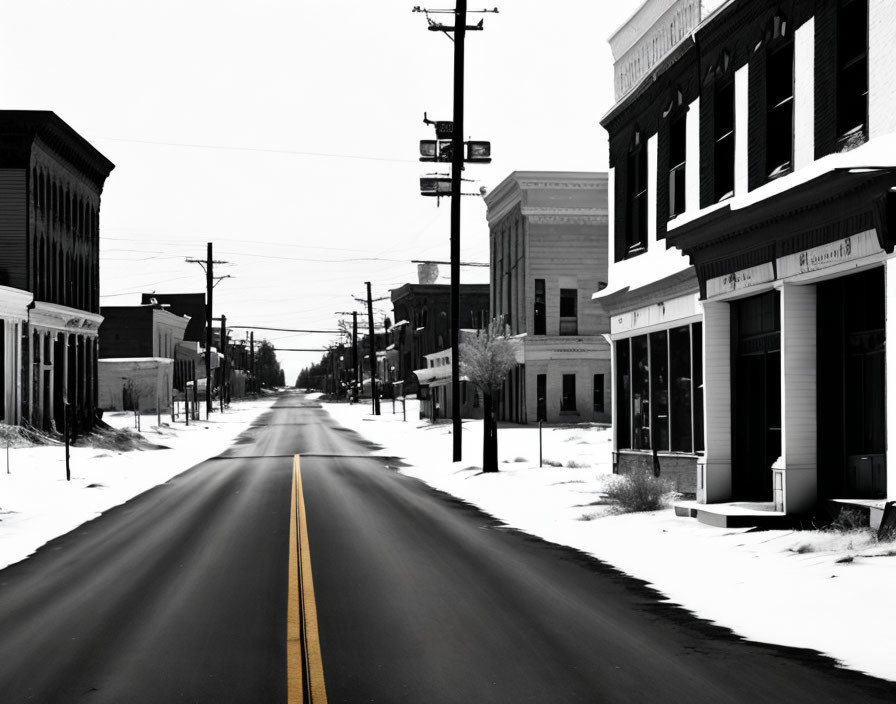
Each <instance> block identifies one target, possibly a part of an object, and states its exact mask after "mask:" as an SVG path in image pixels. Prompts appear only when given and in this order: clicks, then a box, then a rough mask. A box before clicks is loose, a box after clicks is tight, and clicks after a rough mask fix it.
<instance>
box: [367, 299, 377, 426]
mask: <svg viewBox="0 0 896 704" xmlns="http://www.w3.org/2000/svg"><path fill="white" fill-rule="evenodd" d="M364 283H366V284H367V325H368V329H369V330H370V396H371V398H372V399H373V400H372V403H373V415H375V416H378V415H379V414H380V399H379V397H378V396H377V395H376V336H375V335H374V334H373V298H372V296H371V295H370V282H369V281H365V282H364Z"/></svg>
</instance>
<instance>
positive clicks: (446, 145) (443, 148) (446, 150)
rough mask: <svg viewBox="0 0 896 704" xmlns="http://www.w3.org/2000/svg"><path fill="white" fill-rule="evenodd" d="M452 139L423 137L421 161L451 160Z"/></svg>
mask: <svg viewBox="0 0 896 704" xmlns="http://www.w3.org/2000/svg"><path fill="white" fill-rule="evenodd" d="M453 153H454V152H453V150H452V148H451V140H450V139H421V140H420V161H451V156H452V154H453Z"/></svg>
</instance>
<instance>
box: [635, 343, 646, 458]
mask: <svg viewBox="0 0 896 704" xmlns="http://www.w3.org/2000/svg"><path fill="white" fill-rule="evenodd" d="M631 408H632V411H631V412H632V447H633V448H634V449H636V450H649V449H650V364H649V358H648V352H647V336H646V335H639V336H638V337H633V338H632V407H631Z"/></svg>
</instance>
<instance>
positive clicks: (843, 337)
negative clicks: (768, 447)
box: [818, 267, 886, 498]
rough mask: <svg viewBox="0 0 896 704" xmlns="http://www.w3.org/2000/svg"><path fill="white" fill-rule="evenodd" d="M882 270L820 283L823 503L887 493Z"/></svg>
mask: <svg viewBox="0 0 896 704" xmlns="http://www.w3.org/2000/svg"><path fill="white" fill-rule="evenodd" d="M884 316H885V313H884V270H883V267H878V268H875V269H871V270H869V271H865V272H861V273H859V274H853V275H851V276H844V277H841V278H839V279H834V280H832V281H826V282H823V283H821V284H819V285H818V333H819V334H818V438H819V440H818V446H819V447H818V449H819V452H818V465H819V491H820V495H821V496H822V498H877V497H882V496H884V495H885V492H886V399H885V387H886V368H885V356H886V335H885V332H884Z"/></svg>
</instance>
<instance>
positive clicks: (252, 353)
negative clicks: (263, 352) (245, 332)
mask: <svg viewBox="0 0 896 704" xmlns="http://www.w3.org/2000/svg"><path fill="white" fill-rule="evenodd" d="M249 369H250V373H251V375H252V376H251V377H250V378H251V379H252V393H256V392H257V391H258V378H257V376H256V370H255V332H254V331H250V332H249Z"/></svg>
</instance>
